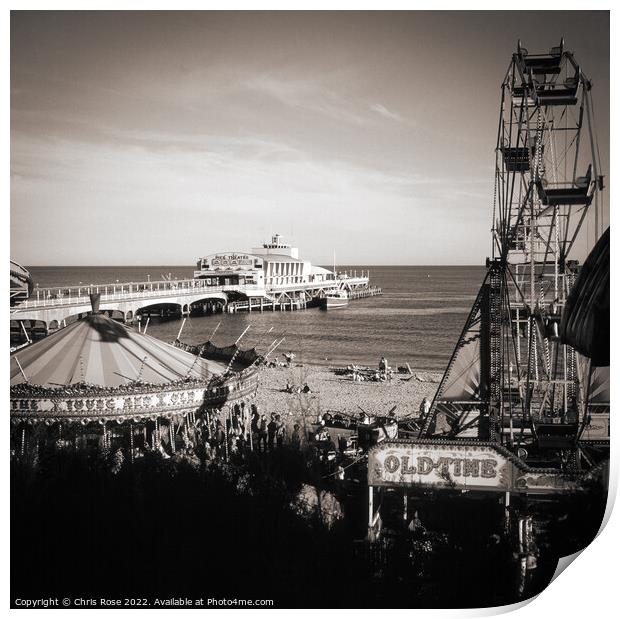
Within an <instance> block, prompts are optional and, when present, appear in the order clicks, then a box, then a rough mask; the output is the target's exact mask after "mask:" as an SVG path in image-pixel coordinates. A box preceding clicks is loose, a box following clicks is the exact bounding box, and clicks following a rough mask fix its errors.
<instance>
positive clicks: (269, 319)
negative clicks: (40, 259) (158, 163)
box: [27, 265, 485, 372]
mask: <svg viewBox="0 0 620 619" xmlns="http://www.w3.org/2000/svg"><path fill="white" fill-rule="evenodd" d="M27 268H28V270H29V271H30V273H31V275H32V277H33V279H34V281H35V284H37V285H38V286H39V287H40V288H47V287H56V286H74V285H79V284H113V283H115V282H117V281H118V282H139V281H140V282H142V281H147V280H149V279H150V280H151V281H155V280H161V279H164V278H172V279H189V278H191V277H192V276H193V270H194V267H193V266H191V267H190V266H188V267H179V266H175V267H171V266H138V267H128V266H124V267H118V266H110V267H103V266H99V267H90V266H84V267H73V266H72V267H66V266H59V267H27ZM362 269H363V270H364V271H366V270H369V271H370V281H371V285H373V286H379V287H381V288H382V289H383V294H382V295H381V296H376V297H369V298H366V299H359V300H353V301H351V302H350V303H349V306H348V307H346V308H342V309H336V310H332V311H328V312H325V311H323V310H320V309H318V308H311V309H306V310H299V311H294V312H269V311H266V312H264V313H262V314H261V313H260V312H252V313H251V314H248V313H247V312H240V313H237V314H215V315H210V316H192V317H189V318H188V319H187V321H186V323H185V325H184V327H183V331H182V333H181V340H182V341H184V342H187V343H191V344H199V343H202V342H204V341H206V340H207V339H210V338H211V337H212V334H213V332H214V331H215V335H214V336H213V337H212V339H213V341H214V342H215V343H216V344H218V345H227V344H231V343H232V342H234V341H235V340H236V339H237V338H238V337H239V336H240V335H241V334H242V332H243V331H244V330H245V328H246V327H247V326H248V325H251V326H250V329H249V330H248V331H247V333H246V334H245V335H244V336H243V339H242V340H241V341H240V346H241V347H242V348H252V347H256V348H257V349H258V351H259V352H264V351H266V350H267V349H268V348H269V347H270V345H271V344H272V343H273V342H274V340H276V339H280V338H282V337H284V338H285V339H284V341H283V343H282V344H281V345H280V347H279V348H278V349H277V350H276V351H275V352H274V353H273V357H275V356H277V355H281V354H283V353H288V352H289V351H290V352H293V353H294V354H295V355H296V361H299V362H302V363H312V364H319V365H326V366H340V365H348V364H357V365H368V366H375V365H377V364H378V362H379V359H380V358H381V357H382V356H385V357H386V359H387V361H388V363H389V364H390V365H391V366H392V367H396V366H399V365H405V364H407V363H408V364H409V365H410V367H411V369H412V370H413V371H414V372H415V371H441V370H443V369H444V368H445V366H446V364H447V363H448V361H449V359H450V356H451V354H452V352H453V350H454V347H455V345H456V342H457V338H458V336H459V334H460V332H461V330H462V328H463V325H464V323H465V320H466V318H467V314H468V313H469V311H470V309H471V306H472V304H473V302H474V300H475V297H476V295H477V293H478V289H479V288H480V284H481V283H482V279H483V276H484V271H485V269H484V267H482V266H367V265H353V266H342V267H339V269H338V270H339V271H344V270H347V271H352V272H355V271H357V273H360V271H361V270H362ZM218 325H219V327H218ZM180 327H181V320H180V319H177V318H172V319H159V318H151V320H150V321H149V325H148V334H149V335H152V336H154V337H157V338H160V339H162V340H164V341H173V340H174V339H175V338H176V337H177V335H178V332H179V329H180ZM216 327H217V330H216ZM273 357H272V358H273Z"/></svg>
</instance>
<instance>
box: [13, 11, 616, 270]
mask: <svg viewBox="0 0 620 619" xmlns="http://www.w3.org/2000/svg"><path fill="white" fill-rule="evenodd" d="M562 36H564V37H565V40H566V47H567V48H568V49H571V50H573V51H574V53H575V56H576V58H577V59H578V61H579V63H580V65H581V66H582V67H583V69H584V71H585V72H586V74H587V75H588V77H589V78H590V79H591V80H592V82H593V95H594V101H595V113H596V122H597V132H598V136H599V147H600V151H601V160H602V164H603V169H604V170H605V171H607V170H608V169H609V17H608V13H607V12H574V11H573V12H535V13H532V12H519V13H514V12H506V11H501V12H493V13H484V12H415V11H412V12H378V11H373V12H329V11H326V12H320V11H317V12H248V11H244V12H215V11H203V12H181V11H179V12H122V11H121V12H113V11H110V12H95V11H93V12H77V13H72V12H62V11H55V12H36V11H35V12H13V13H12V15H11V209H10V216H11V257H12V258H13V259H14V260H16V261H17V262H20V263H22V264H25V265H28V266H35V265H36V266H44V265H128V266H129V265H152V264H167V265H191V264H194V263H195V261H196V259H197V258H198V257H200V256H204V255H208V254H210V253H214V252H219V251H231V250H249V249H250V248H251V247H253V246H256V245H257V244H259V243H260V242H262V241H264V240H267V239H268V238H269V236H270V235H271V234H272V233H275V232H278V233H280V234H282V235H283V236H284V237H285V239H286V240H289V241H291V242H292V244H293V245H295V246H297V247H299V248H300V254H301V256H302V257H304V258H308V259H310V260H312V261H313V262H315V263H318V264H321V263H323V264H329V263H331V260H332V255H333V252H334V250H335V252H336V256H337V260H338V263H340V264H343V265H344V264H349V265H352V264H364V265H372V264H375V265H380V264H483V263H484V260H485V257H486V256H487V255H489V254H490V247H491V241H490V232H489V230H490V227H491V215H492V207H493V181H494V161H495V157H494V149H495V144H496V137H497V122H498V118H499V97H500V85H501V82H502V79H503V77H504V75H505V73H506V70H507V68H508V64H509V62H510V59H511V54H512V53H513V51H515V49H516V44H517V40H518V39H521V40H522V42H523V45H525V46H526V47H527V48H528V49H529V50H530V52H531V53H536V52H538V53H545V52H546V51H548V49H549V48H550V47H551V46H554V45H557V44H558V43H559V40H560V38H561V37H562Z"/></svg>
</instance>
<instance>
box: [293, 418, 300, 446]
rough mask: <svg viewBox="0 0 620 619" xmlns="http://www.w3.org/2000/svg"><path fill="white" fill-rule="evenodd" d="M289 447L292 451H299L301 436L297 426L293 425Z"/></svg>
mask: <svg viewBox="0 0 620 619" xmlns="http://www.w3.org/2000/svg"><path fill="white" fill-rule="evenodd" d="M291 447H292V448H293V449H296V450H299V449H301V434H300V433H299V424H298V423H296V424H293V433H292V434H291Z"/></svg>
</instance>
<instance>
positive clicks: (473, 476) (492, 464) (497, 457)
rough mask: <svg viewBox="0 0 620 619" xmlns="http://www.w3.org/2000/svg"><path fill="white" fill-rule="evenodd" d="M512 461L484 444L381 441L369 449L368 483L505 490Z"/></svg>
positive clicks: (508, 485) (511, 473)
mask: <svg viewBox="0 0 620 619" xmlns="http://www.w3.org/2000/svg"><path fill="white" fill-rule="evenodd" d="M512 477H513V464H512V463H511V462H510V461H509V460H507V458H506V457H505V456H504V455H503V454H502V453H501V452H499V451H497V450H495V449H493V447H490V446H487V445H479V446H478V445H454V444H452V445H447V444H438V445H428V444H413V443H397V442H394V443H381V444H379V445H377V446H376V447H374V448H373V449H372V450H371V451H370V453H369V460H368V483H369V484H370V485H373V486H399V485H400V486H408V485H410V486H415V485H422V486H448V487H455V488H463V489H467V488H470V489H478V490H499V491H501V490H505V489H508V488H509V487H510V486H511V484H512Z"/></svg>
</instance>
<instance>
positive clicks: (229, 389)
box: [10, 295, 261, 460]
mask: <svg viewBox="0 0 620 619" xmlns="http://www.w3.org/2000/svg"><path fill="white" fill-rule="evenodd" d="M91 301H92V312H90V313H89V314H88V315H87V316H85V317H84V318H82V319H80V320H78V321H76V322H75V323H73V324H70V325H69V326H67V327H65V328H63V329H61V330H59V331H58V332H56V333H54V334H52V335H49V336H48V337H46V338H45V339H43V340H41V341H39V342H36V343H34V344H32V345H30V346H28V347H27V348H24V349H21V350H19V351H16V352H14V353H13V354H12V355H11V360H10V375H11V387H10V398H11V450H12V454H14V455H20V454H21V455H23V454H24V453H25V452H26V451H28V450H30V449H38V448H39V447H40V446H42V445H46V444H50V443H52V444H54V445H56V446H57V447H61V448H67V447H75V448H87V447H96V448H102V449H116V448H121V449H123V450H125V451H126V452H127V453H128V454H129V455H130V457H131V459H132V460H133V458H134V457H136V456H139V455H140V454H141V453H144V451H145V450H148V449H155V450H159V451H161V452H163V453H165V454H167V455H172V454H174V453H175V452H176V451H177V450H179V449H182V448H187V447H188V446H190V447H191V446H193V445H196V443H197V442H200V440H201V436H200V435H201V432H202V429H203V428H204V427H205V426H207V423H205V420H207V421H210V420H211V419H213V418H216V417H217V416H222V415H223V416H224V417H228V416H230V415H232V413H233V411H234V413H235V415H240V414H242V415H244V416H247V417H248V418H249V411H250V401H251V399H252V398H253V396H254V394H255V392H256V388H257V383H258V363H257V362H258V361H259V360H260V359H261V357H260V356H259V355H258V354H257V353H256V351H254V350H252V351H241V350H240V349H239V348H237V346H236V345H235V346H231V347H226V348H217V347H215V346H210V347H208V349H207V347H200V348H199V349H198V351H197V352H190V351H189V350H184V349H183V347H180V346H179V345H178V343H177V345H172V344H167V343H165V342H162V341H161V340H158V339H156V338H154V337H151V336H149V335H146V334H145V333H139V332H138V331H136V330H134V329H133V328H131V327H128V326H126V325H124V324H121V323H119V322H116V321H114V320H112V319H111V318H109V317H108V316H106V315H105V314H103V313H100V312H99V298H98V295H93V296H92V297H91Z"/></svg>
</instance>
